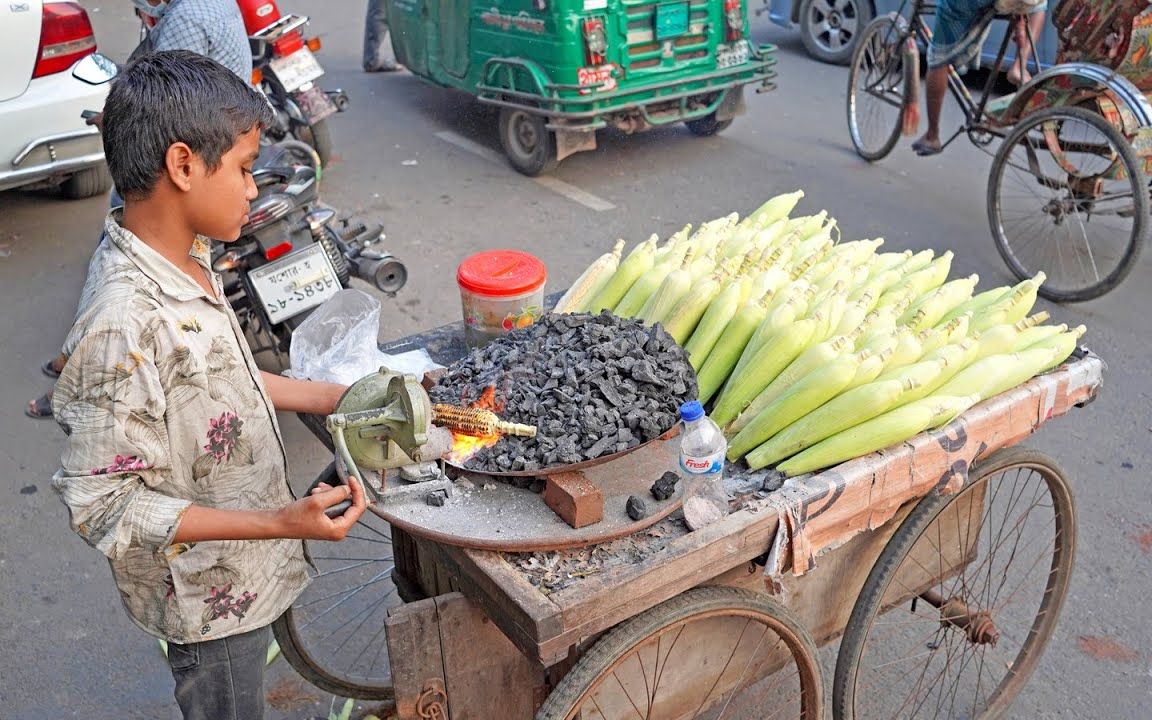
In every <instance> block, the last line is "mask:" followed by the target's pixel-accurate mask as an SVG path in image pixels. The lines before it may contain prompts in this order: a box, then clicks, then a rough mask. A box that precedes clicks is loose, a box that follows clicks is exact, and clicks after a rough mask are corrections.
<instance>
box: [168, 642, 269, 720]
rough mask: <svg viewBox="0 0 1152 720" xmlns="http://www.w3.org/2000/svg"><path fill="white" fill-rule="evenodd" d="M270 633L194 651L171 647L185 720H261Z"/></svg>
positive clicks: (207, 644) (170, 658) (204, 644)
mask: <svg viewBox="0 0 1152 720" xmlns="http://www.w3.org/2000/svg"><path fill="white" fill-rule="evenodd" d="M270 641H271V631H270V629H269V628H268V627H263V628H260V629H259V630H253V631H252V632H247V633H244V634H242V635H233V636H231V637H226V638H222V639H220V640H209V641H208V642H202V643H193V644H191V645H179V644H176V643H169V644H168V664H169V665H170V666H171V668H172V677H173V679H174V680H175V681H176V692H175V695H176V702H177V704H178V705H180V711H181V712H182V713H183V714H184V720H262V718H263V717H264V665H265V657H266V655H267V652H268V643H269V642H270Z"/></svg>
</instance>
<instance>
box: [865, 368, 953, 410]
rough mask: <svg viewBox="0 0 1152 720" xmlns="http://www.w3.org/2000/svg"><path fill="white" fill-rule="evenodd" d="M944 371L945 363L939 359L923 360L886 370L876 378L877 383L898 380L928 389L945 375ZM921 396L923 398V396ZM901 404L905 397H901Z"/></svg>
mask: <svg viewBox="0 0 1152 720" xmlns="http://www.w3.org/2000/svg"><path fill="white" fill-rule="evenodd" d="M944 370H945V367H944V363H943V362H942V361H941V360H940V359H939V358H937V359H934V360H921V361H920V362H915V363H912V364H910V365H905V366H904V367H899V368H892V369H888V368H886V369H885V370H884V372H883V373H881V374H880V376H879V377H877V378H876V382H886V381H888V380H896V381H897V382H901V383H909V384H911V385H913V386H914V387H917V388H922V387H928V386H931V385H932V383H934V382H935V381H936V380H937V378H939V377H940V375H941V374H943V373H944ZM924 394H926V393H924ZM921 396H923V394H922V395H921ZM900 403H901V404H903V403H904V398H903V397H901V399H900Z"/></svg>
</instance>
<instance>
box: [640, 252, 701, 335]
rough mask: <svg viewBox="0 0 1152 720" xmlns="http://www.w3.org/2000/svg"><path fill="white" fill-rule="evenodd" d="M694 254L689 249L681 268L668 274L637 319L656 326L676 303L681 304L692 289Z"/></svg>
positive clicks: (645, 303)
mask: <svg viewBox="0 0 1152 720" xmlns="http://www.w3.org/2000/svg"><path fill="white" fill-rule="evenodd" d="M693 252H694V251H693V250H692V249H691V248H689V250H688V252H687V253H686V254H685V255H684V260H683V262H681V263H680V267H678V268H676V269H675V270H673V271H672V272H670V273H668V275H667V276H666V277H665V278H664V280H663V281H662V282H661V283H660V287H658V288H656V292H654V293H652V295H650V296H649V297H648V299H647V300H646V301H645V302H644V307H642V308H640V312H639V314H638V315H637V316H636V317H638V318H639V319H641V320H643V321H644V322H646V323H648V324H649V325H655V324H656V323H658V322H660V321H662V320H663V319H664V316H665V315H667V314H668V312H669V311H671V310H672V308H673V307H675V306H676V303H678V302H680V298H682V297H684V294H685V293H687V292H688V290H690V289H691V288H692V273H691V272H690V271H689V268H690V267H691V265H692V258H693Z"/></svg>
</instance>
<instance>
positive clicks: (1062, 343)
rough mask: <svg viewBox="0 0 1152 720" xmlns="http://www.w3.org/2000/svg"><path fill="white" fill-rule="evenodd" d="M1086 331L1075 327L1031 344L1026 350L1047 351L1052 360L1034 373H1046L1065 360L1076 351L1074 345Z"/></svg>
mask: <svg viewBox="0 0 1152 720" xmlns="http://www.w3.org/2000/svg"><path fill="white" fill-rule="evenodd" d="M1087 329H1088V328H1086V327H1084V326H1083V325H1077V326H1076V327H1074V328H1072V329H1071V330H1069V331H1067V332H1063V333H1060V334H1059V335H1053V336H1052V337H1048V338H1045V339H1043V340H1040V341H1039V342H1036V343H1033V344H1032V345H1031V346H1030V347H1029V348H1028V350H1036V349H1047V350H1052V352H1053V355H1052V359H1051V360H1049V361H1048V362H1047V363H1045V364H1044V365H1043V366H1042V367H1041V368H1040V369H1039V370H1037V371H1036V372H1037V373H1042V372H1046V371H1048V370H1051V369H1052V368H1054V367H1056V366H1057V365H1059V364H1060V363H1062V362H1064V361H1065V360H1067V359H1068V356H1069V355H1071V354H1072V353H1073V352H1075V351H1076V345H1077V344H1078V343H1079V341H1080V338H1081V337H1083V336H1084V332H1085V331H1086V330H1087Z"/></svg>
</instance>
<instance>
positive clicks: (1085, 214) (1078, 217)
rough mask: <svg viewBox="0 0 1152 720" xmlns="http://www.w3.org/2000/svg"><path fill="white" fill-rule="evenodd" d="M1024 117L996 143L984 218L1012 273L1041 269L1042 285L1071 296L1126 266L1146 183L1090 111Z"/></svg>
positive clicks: (1139, 228) (1140, 226)
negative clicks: (997, 148)
mask: <svg viewBox="0 0 1152 720" xmlns="http://www.w3.org/2000/svg"><path fill="white" fill-rule="evenodd" d="M1065 113H1066V114H1062V115H1053V114H1047V115H1044V116H1043V117H1039V116H1038V117H1035V118H1031V119H1028V118H1026V119H1025V121H1024V123H1022V124H1021V125H1019V126H1018V127H1017V128H1016V130H1015V131H1014V132H1013V133H1012V135H1011V136H1010V137H1009V138H1008V139H1007V140H1006V141H1005V143H1004V145H1003V146H1002V147H1001V149H1000V151H999V153H998V158H997V162H996V164H995V165H994V167H993V177H992V179H991V183H992V188H993V191H992V192H991V193H990V194H991V195H992V197H990V202H991V203H992V204H991V205H990V208H989V210H990V219H991V221H992V229H993V233H994V234H995V235H996V239H997V244H998V246H999V247H1000V249H1001V253H1002V254H1003V255H1004V258H1005V260H1006V261H1007V262H1008V264H1009V266H1010V267H1011V268H1012V270H1013V272H1014V273H1016V274H1017V275H1018V276H1020V277H1030V276H1032V275H1035V274H1036V272H1038V271H1041V270H1043V271H1044V272H1045V274H1046V275H1047V280H1046V281H1045V283H1044V286H1045V289H1046V290H1047V291H1049V292H1051V293H1053V294H1055V295H1056V296H1063V295H1068V296H1074V295H1075V294H1077V293H1079V292H1083V291H1086V290H1087V289H1090V288H1094V287H1099V286H1105V285H1110V284H1111V283H1113V282H1115V281H1117V278H1118V277H1119V276H1122V274H1124V273H1126V272H1127V265H1128V263H1129V260H1130V255H1131V252H1132V249H1133V244H1134V243H1136V244H1138V243H1139V241H1140V238H1141V236H1142V235H1143V231H1144V226H1145V219H1144V218H1145V216H1146V215H1147V197H1146V194H1147V192H1148V189H1147V188H1146V187H1145V186H1144V180H1143V175H1142V173H1141V172H1140V170H1139V169H1138V168H1133V167H1131V166H1130V163H1129V162H1128V160H1127V159H1126V158H1125V154H1124V153H1123V151H1122V148H1121V147H1120V143H1123V142H1125V141H1124V140H1123V138H1122V137H1120V136H1118V133H1116V132H1109V129H1111V126H1108V125H1107V124H1106V123H1107V121H1105V120H1104V119H1103V118H1099V116H1096V115H1093V114H1091V113H1076V114H1073V113H1070V112H1067V111H1065Z"/></svg>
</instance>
